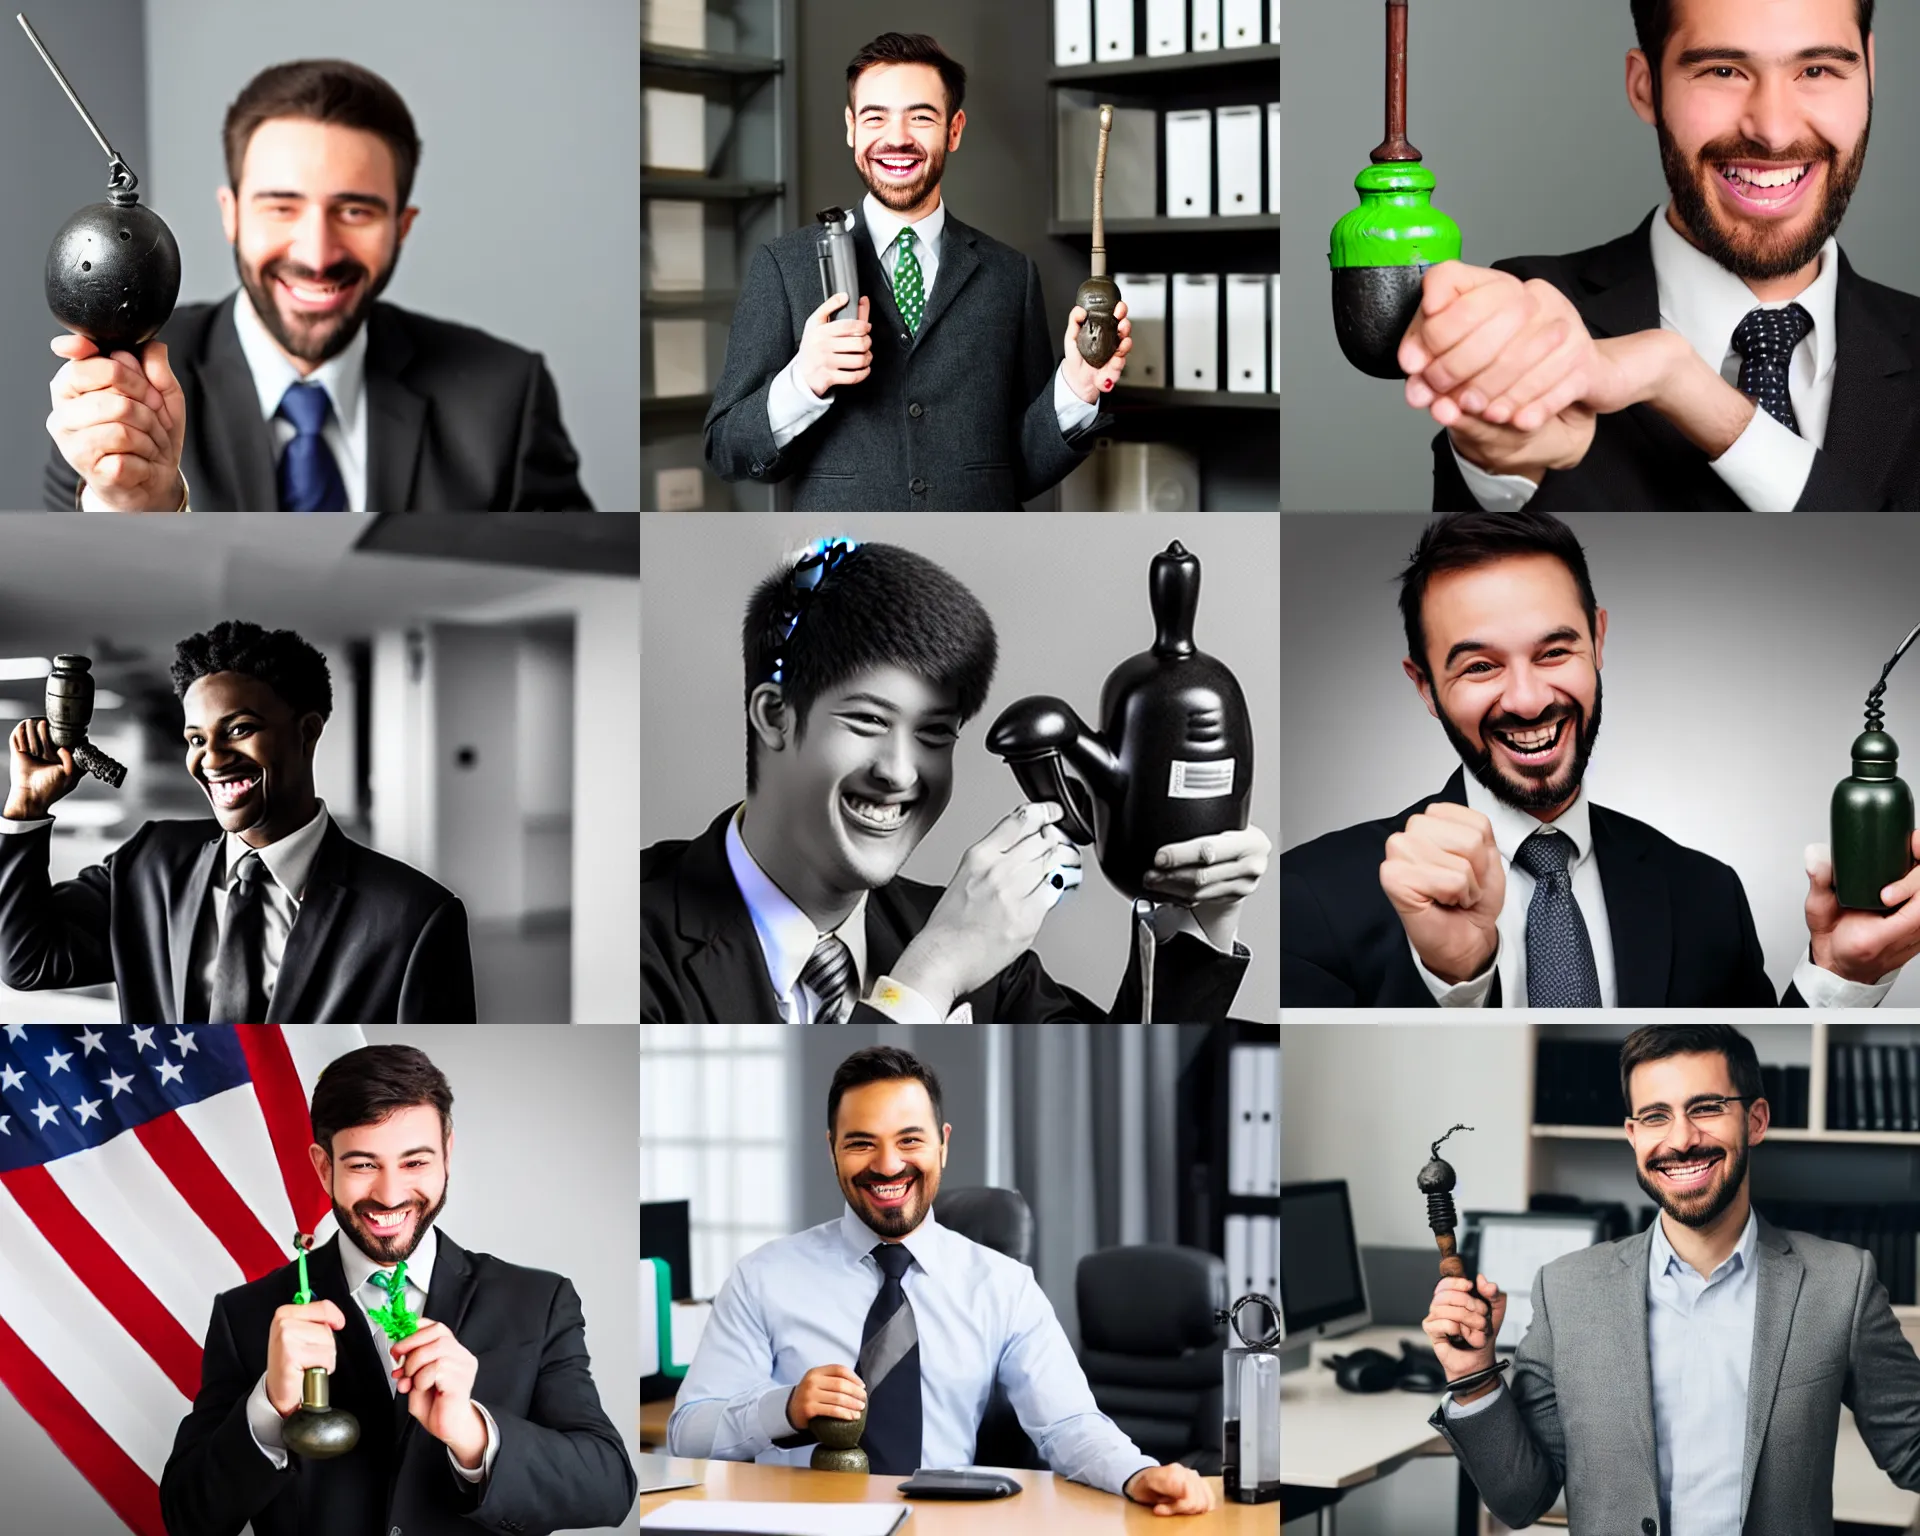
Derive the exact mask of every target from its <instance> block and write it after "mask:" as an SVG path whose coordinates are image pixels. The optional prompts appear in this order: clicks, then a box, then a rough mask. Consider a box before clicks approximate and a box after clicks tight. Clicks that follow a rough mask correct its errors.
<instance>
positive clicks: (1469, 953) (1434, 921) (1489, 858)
mask: <svg viewBox="0 0 1920 1536" xmlns="http://www.w3.org/2000/svg"><path fill="white" fill-rule="evenodd" d="M1380 888H1381V889H1382V890H1384V891H1385V892H1386V893H1387V900H1388V901H1390V902H1392V903H1393V910H1394V911H1395V912H1397V913H1398V914H1399V915H1400V923H1401V926H1402V927H1404V928H1405V929H1406V930H1407V938H1408V939H1409V940H1410V941H1411V942H1412V944H1413V949H1414V953H1415V954H1417V955H1419V957H1420V963H1421V964H1422V965H1424V966H1426V968H1427V969H1428V970H1430V971H1432V972H1433V974H1434V975H1436V976H1438V977H1439V978H1440V979H1441V980H1442V981H1445V982H1448V983H1457V982H1462V981H1466V980H1467V979H1468V978H1470V977H1473V976H1478V975H1479V974H1480V973H1481V972H1482V971H1484V970H1485V969H1486V968H1487V963H1488V962H1489V961H1490V960H1492V959H1493V956H1494V952H1495V951H1496V950H1497V949H1498V948H1499V946H1500V933H1499V929H1498V927H1497V926H1496V925H1497V923H1498V921H1499V918H1500V908H1501V906H1502V904H1503V903H1504V902H1505V901H1506V899H1507V872H1506V870H1505V869H1503V868H1502V867H1501V864H1500V850H1499V849H1498V848H1497V847H1496V846H1495V845H1494V841H1493V823H1492V822H1491V821H1489V820H1487V818H1486V817H1485V816H1483V815H1482V814H1481V813H1480V812H1479V811H1476V810H1471V809H1469V808H1468V807H1466V806H1464V805H1455V804H1453V803H1452V802H1451V801H1444V800H1442V801H1436V802H1435V803H1434V804H1432V805H1430V806H1428V807H1427V808H1426V810H1424V811H1422V812H1420V813H1419V814H1418V815H1415V816H1412V817H1409V818H1408V820H1407V825H1406V827H1405V828H1404V829H1403V830H1402V831H1399V832H1396V833H1394V834H1393V836H1391V837H1390V838H1388V839H1387V847H1386V858H1385V860H1384V861H1383V862H1382V863H1381V865H1380Z"/></svg>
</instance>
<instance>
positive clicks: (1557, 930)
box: [1513, 832, 1600, 1008]
mask: <svg viewBox="0 0 1920 1536" xmlns="http://www.w3.org/2000/svg"><path fill="white" fill-rule="evenodd" d="M1573 853H1574V847H1573V839H1572V838H1570V837H1568V836H1566V835H1565V834H1564V833H1561V832H1536V833H1534V834H1533V836H1532V837H1530V838H1528V839H1527V840H1526V841H1525V842H1524V843H1522V844H1521V845H1520V849H1519V852H1517V853H1515V854H1514V856H1513V862H1514V863H1516V864H1518V865H1519V866H1520V867H1521V868H1522V869H1524V870H1525V871H1526V872H1527V873H1528V874H1530V875H1532V876H1533V900H1532V901H1531V902H1529V903H1528V904H1527V1006H1528V1007H1530V1008H1598V1007H1599V1006H1600V973H1599V971H1598V970H1597V969H1596V968H1595V966H1594V963H1593V940H1592V938H1591V937H1590V936H1589V935H1588V933H1587V922H1586V919H1585V918H1584V917H1582V916H1581V915H1580V904H1579V903H1578V902H1576V901H1575V900H1574V899H1573V876H1572V875H1571V874H1569V873H1568V871H1567V865H1568V863H1569V862H1570V861H1571V860H1572V858H1573Z"/></svg>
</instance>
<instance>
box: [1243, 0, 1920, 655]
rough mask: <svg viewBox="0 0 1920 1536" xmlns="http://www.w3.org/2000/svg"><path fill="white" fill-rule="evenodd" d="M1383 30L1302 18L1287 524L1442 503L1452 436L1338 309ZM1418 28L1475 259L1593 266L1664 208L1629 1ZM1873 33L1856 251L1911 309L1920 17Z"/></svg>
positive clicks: (1290, 206) (1566, 5) (1293, 18)
mask: <svg viewBox="0 0 1920 1536" xmlns="http://www.w3.org/2000/svg"><path fill="white" fill-rule="evenodd" d="M1382 14H1383V9H1382V7H1381V6H1380V5H1378V4H1375V3H1371V0H1288V3H1287V50H1286V56H1285V58H1284V60H1283V61H1282V64H1283V70H1284V75H1283V80H1284V87H1285V100H1286V102H1287V109H1286V116H1287V136H1286V147H1285V148H1284V150H1283V151H1282V156H1283V158H1282V167H1283V171H1282V174H1283V176H1284V178H1285V183H1286V189H1287V212H1288V218H1287V222H1286V225H1285V228H1284V230H1283V232H1282V243H1281V250H1282V262H1283V266H1284V268H1285V270H1286V271H1287V272H1288V273H1289V274H1290V275H1291V276H1292V278H1293V281H1292V282H1291V283H1289V284H1287V285H1286V298H1285V300H1284V303H1285V306H1286V307H1285V315H1284V318H1285V325H1286V332H1285V334H1286V338H1287V339H1286V343H1285V345H1286V367H1287V373H1288V375H1289V377H1291V378H1292V379H1293V380H1294V392H1293V394H1292V395H1291V396H1290V397H1289V404H1288V407H1287V411H1286V414H1285V422H1284V425H1283V428H1282V436H1281V466H1282V468H1281V476H1282V479H1281V504H1282V505H1283V506H1285V507H1288V508H1298V509H1301V510H1312V511H1319V510H1375V509H1381V508H1402V509H1405V508H1421V509H1424V508H1427V507H1430V506H1431V505H1432V497H1433V467H1432V465H1433V461H1432V454H1431V450H1430V448H1429V444H1430V442H1431V441H1432V438H1433V435H1434V434H1435V433H1436V432H1437V431H1438V430H1439V429H1438V428H1437V427H1436V426H1434V424H1433V420H1432V418H1431V417H1429V416H1427V415H1426V414H1425V413H1424V412H1415V411H1412V410H1410V409H1408V407H1407V404H1406V401H1405V399H1404V398H1403V397H1402V395H1401V393H1400V389H1401V386H1400V385H1398V384H1395V383H1389V382H1386V381H1384V380H1380V379H1370V378H1367V377H1366V376H1365V375H1363V374H1360V373H1358V372H1356V371H1355V370H1354V369H1353V368H1351V367H1350V366H1349V365H1348V364H1347V361H1346V359H1345V358H1343V357H1342V356H1341V355H1340V348H1339V344H1338V343H1337V342H1336V341H1335V340H1334V335H1333V318H1332V314H1331V310H1330V303H1331V300H1330V297H1329V286H1328V278H1327V236H1328V232H1329V231H1330V230H1331V229H1332V228H1333V225H1334V222H1335V220H1337V219H1338V218H1340V216H1341V215H1342V214H1344V213H1345V212H1346V211H1347V210H1348V209H1349V208H1352V207H1353V206H1355V204H1356V201H1357V198H1356V195H1355V193H1354V190H1353V178H1354V177H1355V176H1357V175H1358V174H1359V173H1360V171H1361V170H1362V169H1363V168H1364V167H1365V166H1366V164H1367V155H1368V152H1369V151H1371V150H1372V148H1373V146H1374V145H1376V144H1378V143H1379V142H1380V137H1381V127H1382V122H1383V116H1382V111H1383V109H1382V97H1381V58H1382V52H1381V49H1382V43H1383V39H1384V30H1383V23H1382V20H1381V18H1382ZM1412 17H1413V22H1412V36H1411V42H1410V48H1409V51H1410V55H1411V81H1410V85H1409V101H1408V108H1407V111H1408V119H1409V121H1408V136H1409V137H1410V138H1411V139H1412V140H1413V142H1414V143H1415V144H1416V145H1418V146H1419V147H1420V150H1421V152H1422V153H1423V154H1424V156H1425V158H1426V163H1427V165H1428V166H1429V167H1430V168H1431V169H1432V170H1433V172H1434V175H1435V176H1436V177H1438V178H1439V183H1440V184H1439V188H1438V190H1437V191H1436V193H1435V198H1434V200H1435V202H1436V203H1437V205H1438V206H1439V207H1441V208H1443V209H1444V210H1445V211H1446V212H1448V213H1450V214H1452V215H1453V216H1454V218H1455V219H1457V220H1458V221H1459V223H1460V227H1461V230H1462V231H1463V233H1464V235H1465V240H1466V248H1465V259H1466V260H1467V261H1469V262H1471V263H1473V264H1474V265H1476V266H1487V265H1491V264H1492V263H1493V262H1494V261H1497V260H1500V259H1502V258H1504V257H1510V256H1520V255H1529V254H1535V253H1544V252H1562V251H1576V250H1582V249H1584V248H1586V247H1588V246H1592V245H1597V244H1600V243H1601V242H1603V241H1606V240H1611V239H1613V238H1615V237H1617V236H1619V235H1623V234H1625V233H1627V232H1628V231H1629V230H1631V229H1632V228H1633V227H1634V226H1635V225H1637V224H1638V223H1639V222H1640V221H1641V220H1642V219H1643V218H1645V217H1646V215H1647V213H1648V211H1649V210H1651V209H1653V208H1655V207H1656V206H1657V207H1664V206H1665V203H1666V197H1667V191H1666V180H1665V178H1664V177H1663V176H1662V175H1661V173H1660V155H1659V150H1658V147H1657V145H1656V142H1655V138H1654V133H1653V130H1652V129H1651V128H1648V127H1647V126H1646V125H1644V124H1643V123H1642V122H1641V121H1640V119H1639V118H1637V117H1635V116H1634V115H1633V109H1632V108H1631V107H1630V106H1629V105H1628V104H1627V98H1626V87H1625V79H1626V62H1625V61H1626V55H1627V51H1628V50H1629V49H1630V48H1632V47H1633V46H1634V35H1633V19H1632V15H1631V13H1630V11H1629V9H1628V4H1627V0H1580V3H1578V4H1575V3H1574V0H1552V3H1547V4H1542V3H1541V0H1439V3H1435V0H1426V3H1424V4H1422V5H1419V6H1416V7H1414V9H1413V11H1412ZM1874 28H1875V35H1876V37H1877V39H1878V41H1877V44H1876V49H1877V53H1878V61H1879V68H1878V82H1879V83H1878V91H1877V95H1876V98H1875V111H1874V125H1873V127H1874V143H1873V148H1872V149H1871V150H1870V151H1869V153H1868V155H1867V169H1866V174H1865V175H1864V177H1863V178H1862V179H1861V182H1860V188H1859V191H1858V192H1857V193H1856V194H1855V197H1854V200H1853V205H1852V208H1851V209H1850V211H1849V212H1848V215H1847V221H1846V224H1845V226H1844V227H1843V228H1842V229H1841V231H1840V241H1841V244H1842V246H1843V247H1844V248H1845V250H1846V252H1847V255H1848V257H1849V258H1850V259H1851V260H1852V262H1853V264H1854V266H1855V268H1856V269H1857V270H1858V271H1859V272H1860V273H1861V274H1862V275H1863V276H1866V277H1870V278H1872V279H1874V280H1875V281H1877V282H1882V283H1888V284H1891V285H1892V286H1893V287H1896V288H1901V289H1904V290H1906V291H1907V292H1915V291H1920V223H1916V216H1915V210H1914V206H1913V200H1912V198H1911V197H1910V196H1909V194H1908V190H1907V188H1908V183H1909V180H1910V178H1909V176H1908V174H1907V171H1906V166H1907V165H1908V163H1909V162H1910V161H1911V160H1912V158H1913V155H1914V152H1915V150H1916V149H1917V148H1920V96H1917V95H1916V91H1915V88H1914V77H1915V74H1916V71H1920V13H1916V11H1915V9H1914V7H1912V6H1909V5H1882V6H1880V7H1879V9H1878V11H1877V13H1876V15H1875V18H1874ZM1302 385H1307V386H1308V387H1305V388H1303V387H1302ZM1903 633H1904V631H1903ZM1898 638H1899V637H1898V636H1895V639H1898ZM1882 659H1883V660H1884V658H1882Z"/></svg>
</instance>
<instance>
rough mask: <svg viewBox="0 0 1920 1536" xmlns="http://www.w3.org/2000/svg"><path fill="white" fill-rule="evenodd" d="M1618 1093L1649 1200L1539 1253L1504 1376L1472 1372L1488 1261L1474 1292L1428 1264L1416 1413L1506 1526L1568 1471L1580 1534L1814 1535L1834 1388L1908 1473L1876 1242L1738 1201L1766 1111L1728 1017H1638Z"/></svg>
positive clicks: (1756, 1074) (1894, 1342) (1892, 1468)
mask: <svg viewBox="0 0 1920 1536" xmlns="http://www.w3.org/2000/svg"><path fill="white" fill-rule="evenodd" d="M1620 1093H1621V1097H1622V1099H1623V1100H1624V1101H1625V1111H1626V1116H1627V1119H1626V1122H1625V1132H1626V1138H1627V1143H1628V1146H1629V1147H1630V1148H1631V1150H1632V1153H1633V1161H1634V1173H1635V1176H1636V1177H1637V1178H1638V1179H1639V1181H1640V1187H1641V1188H1642V1189H1644V1190H1645V1191H1646V1192H1647V1194H1648V1196H1649V1197H1651V1198H1652V1199H1653V1201H1654V1202H1655V1203H1656V1204H1657V1205H1658V1206H1659V1208H1660V1216H1659V1219H1658V1220H1657V1221H1655V1222H1654V1224H1653V1225H1652V1226H1651V1227H1650V1228H1649V1229H1648V1230H1647V1231H1645V1232H1642V1233H1640V1234H1639V1235H1638V1236H1637V1237H1630V1238H1627V1239H1625V1240H1624V1241H1621V1242H1613V1243H1599V1244H1596V1245H1595V1246H1593V1247H1591V1248H1588V1249H1586V1250H1585V1251H1584V1252H1581V1253H1575V1254H1569V1255H1567V1256H1566V1257H1564V1258H1559V1259H1555V1260H1554V1261H1553V1262H1552V1263H1551V1264H1548V1265H1546V1266H1545V1267H1544V1268H1542V1269H1541V1270H1540V1271H1539V1273H1538V1275H1536V1276H1535V1277H1534V1278H1533V1285H1532V1306H1533V1312H1532V1319H1531V1321H1530V1322H1529V1324H1528V1326H1527V1332H1526V1336H1525V1337H1524V1338H1523V1339H1522V1340H1521V1341H1520V1349H1519V1352H1518V1354H1516V1355H1515V1356H1514V1359H1513V1380H1512V1382H1511V1384H1510V1385H1502V1384H1501V1383H1500V1380H1499V1378H1498V1376H1497V1375H1496V1376H1491V1377H1489V1375H1488V1373H1489V1372H1491V1371H1492V1370H1493V1367H1494V1364H1495V1358H1494V1356H1495V1352H1494V1339H1495V1338H1496V1337H1497V1336H1498V1334H1499V1330H1500V1323H1501V1320H1502V1319H1503V1318H1504V1317H1505V1316H1506V1310H1507V1298H1506V1296H1505V1295H1504V1294H1503V1293H1502V1292H1500V1291H1499V1290H1498V1289H1496V1288H1495V1286H1494V1284H1493V1282H1492V1281H1491V1280H1489V1279H1488V1278H1487V1277H1486V1276H1485V1275H1481V1276H1479V1277H1478V1280H1477V1290H1478V1295H1477V1296H1476V1295H1475V1294H1474V1291H1475V1287H1473V1286H1469V1285H1468V1283H1467V1282H1466V1281H1465V1280H1453V1279H1443V1280H1441V1281H1440V1283H1439V1284H1438V1285H1437V1286H1436V1287H1435V1288H1434V1296H1433V1304H1432V1307H1431V1309H1430V1310H1429V1311H1428V1314H1427V1316H1426V1319H1425V1320H1424V1322H1423V1323H1422V1325H1421V1326H1422V1328H1423V1329H1424V1330H1425V1332H1426V1334H1427V1337H1428V1339H1429V1340H1431V1341H1432V1344H1433V1348H1434V1353H1435V1354H1436V1355H1438V1357H1439V1359H1440V1364H1441V1367H1442V1368H1443V1369H1444V1370H1445V1371H1446V1374H1447V1379H1448V1381H1449V1382H1458V1383H1460V1386H1459V1387H1458V1388H1456V1389H1455V1390H1454V1392H1453V1393H1452V1394H1451V1395H1450V1396H1449V1397H1448V1399H1447V1400H1446V1401H1445V1402H1444V1403H1443V1404H1442V1406H1441V1407H1440V1408H1439V1409H1437V1410H1435V1412H1434V1415H1433V1418H1432V1421H1431V1422H1432V1424H1433V1427H1434V1429H1436V1430H1437V1431H1439V1433H1440V1434H1442V1435H1444V1436H1445V1437H1446V1438H1447V1440H1448V1442H1449V1443H1450V1444H1451V1445H1452V1446H1453V1448H1454V1451H1455V1453H1456V1454H1457V1455H1458V1456H1459V1458H1460V1461H1461V1464H1462V1465H1463V1466H1464V1467H1465V1469H1466V1471H1467V1473H1468V1475H1469V1476H1470V1477H1471V1478H1472V1479H1473V1483H1474V1486H1475V1487H1476V1488H1478V1489H1479V1491H1480V1496H1481V1497H1482V1498H1483V1499H1485V1500H1486V1504H1487V1508H1488V1509H1489V1510H1491V1511H1492V1512H1493V1513H1494V1514H1495V1515H1496V1516H1497V1517H1498V1518H1499V1519H1500V1520H1501V1521H1503V1522H1504V1523H1505V1524H1506V1525H1508V1526H1510V1527H1512V1528H1513V1529H1515V1530H1520V1529H1524V1528H1525V1527H1527V1526H1530V1525H1532V1524H1533V1523H1534V1521H1536V1520H1537V1519H1539V1517H1540V1516H1541V1515H1542V1514H1544V1513H1545V1512H1546V1511H1547V1510H1548V1509H1549V1508H1550V1507H1551V1506H1552V1505H1553V1503H1554V1501H1555V1500H1556V1499H1557V1498H1558V1497H1559V1496H1560V1493H1561V1490H1562V1489H1563V1488H1564V1489H1565V1491H1566V1499H1567V1515H1568V1517H1569V1519H1570V1521H1571V1524H1572V1528H1573V1529H1574V1530H1576V1531H1654V1530H1659V1531H1672V1532H1681V1533H1687V1536H1693V1533H1701V1536H1722V1533H1725V1536H1734V1533H1744V1536H1832V1532H1833V1463H1834V1450H1835V1442H1836V1440H1837V1437H1838V1435H1839V1429H1840V1410H1841V1408H1842V1407H1843V1406H1844V1407H1846V1408H1847V1409H1849V1410H1851V1412H1852V1414H1853V1422H1854V1425H1855V1427H1856V1428H1857V1429H1858V1430H1859V1432H1860V1438H1861V1439H1862V1440H1863V1441H1865V1443H1866V1446H1867V1449H1868V1450H1869V1451H1870V1452H1871V1453H1872V1455H1873V1459H1874V1461H1875V1462H1876V1463H1877V1464H1878V1465H1879V1466H1880V1468H1881V1469H1882V1470H1883V1471H1885V1472H1886V1474H1887V1475H1888V1476H1889V1477H1890V1478H1892V1479H1893V1481H1894V1482H1895V1483H1897V1484H1898V1485H1899V1486H1900V1487H1902V1488H1907V1489H1912V1490H1916V1491H1920V1425H1916V1421H1915V1418H1914V1413H1913V1405H1914V1402H1915V1400H1916V1399H1920V1360H1917V1359H1915V1357H1914V1352H1913V1346H1912V1345H1911V1344H1909V1343H1908V1342H1907V1341H1906V1338H1905V1337H1904V1336H1903V1335H1902V1333H1901V1331H1900V1324H1899V1322H1898V1320H1897V1319H1896V1318H1895V1317H1894V1315H1893V1309H1892V1307H1890V1306H1889V1305H1888V1302H1887V1292H1886V1287H1885V1286H1884V1285H1883V1284H1882V1283H1881V1282H1880V1279H1879V1277H1878V1276H1877V1275H1876V1274H1875V1272H1874V1263H1873V1256H1872V1255H1871V1254H1869V1253H1866V1252H1865V1251H1863V1250H1861V1249H1859V1248H1853V1247H1849V1246H1848V1245H1847V1244H1845V1243H1836V1242H1831V1241H1829V1240H1827V1239H1825V1238H1820V1237H1813V1236H1811V1235H1809V1234H1808V1233H1805V1232H1787V1231H1782V1230H1780V1229H1779V1228H1777V1227H1775V1226H1774V1225H1773V1224H1772V1223H1770V1222H1769V1221H1767V1220H1766V1219H1765V1217H1763V1216H1761V1215H1760V1214H1759V1213H1758V1212H1756V1211H1755V1210H1754V1209H1753V1206H1752V1195H1751V1189H1750V1183H1751V1181H1750V1178H1749V1173H1748V1159H1749V1156H1750V1153H1751V1150H1752V1148H1754V1147H1756V1146H1758V1145H1759V1144H1760V1143H1761V1142H1762V1141H1763V1140H1765V1138H1766V1134H1767V1128H1768V1126H1769V1124H1770V1123H1771V1118H1772V1111H1771V1108H1770V1106H1769V1105H1768V1103H1767V1101H1766V1099H1765V1098H1763V1097H1762V1096H1761V1079H1760V1062H1759V1058H1758V1057H1757V1056H1756V1054H1755V1053H1754V1049H1753V1045H1752V1043H1751V1042H1750V1041H1749V1040H1747V1038H1746V1037H1745V1036H1743V1035H1742V1034H1741V1033H1740V1032H1739V1031H1738V1030H1735V1029H1731V1028H1729V1027H1728V1026H1726V1025H1724V1024H1700V1025H1681V1026H1671V1027H1650V1028H1647V1029H1640V1030H1636V1031H1634V1033H1633V1034H1631V1035H1629V1036H1628V1037H1627V1040H1626V1043H1625V1044H1624V1045H1623V1046H1622V1047H1621V1050H1620ZM1489 1308H1490V1309H1491V1317H1489ZM1489 1321H1491V1324H1492V1326H1491V1327H1489V1326H1488V1324H1489ZM1456 1338H1457V1339H1460V1340H1462V1341H1463V1342H1464V1343H1465V1345H1466V1346H1467V1347H1466V1348H1464V1349H1463V1348H1460V1347H1459V1346H1458V1345H1456V1344H1455V1343H1452V1342H1450V1340H1453V1339H1456ZM1476 1376H1477V1377H1480V1378H1481V1379H1480V1380H1477V1381H1476V1380H1473V1379H1472V1378H1474V1377H1476Z"/></svg>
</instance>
